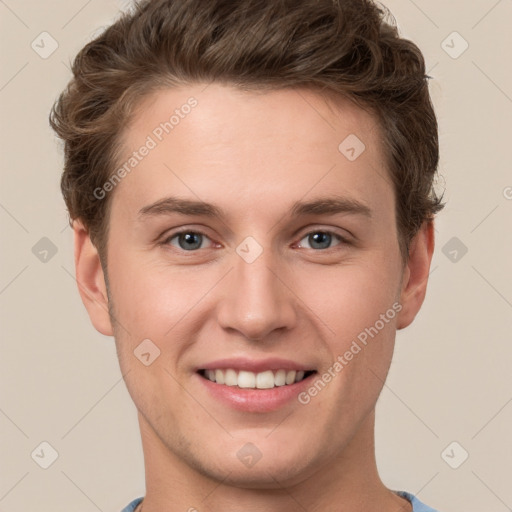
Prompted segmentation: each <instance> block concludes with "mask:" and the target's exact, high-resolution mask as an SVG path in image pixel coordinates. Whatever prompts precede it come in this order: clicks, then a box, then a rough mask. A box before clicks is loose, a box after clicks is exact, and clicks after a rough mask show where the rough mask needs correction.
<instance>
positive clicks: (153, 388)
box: [89, 84, 411, 487]
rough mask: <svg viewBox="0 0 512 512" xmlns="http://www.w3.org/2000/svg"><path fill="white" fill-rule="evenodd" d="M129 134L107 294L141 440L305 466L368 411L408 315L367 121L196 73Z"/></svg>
mask: <svg viewBox="0 0 512 512" xmlns="http://www.w3.org/2000/svg"><path fill="white" fill-rule="evenodd" d="M191 97H192V98H194V99H193V100H190V98H191ZM187 104H188V105H189V107H190V108H189V107H184V105H187ZM173 113H175V114H176V115H175V119H173V120H172V121H171V122H172V128H169V126H170V125H161V123H165V122H166V121H169V118H170V116H171V115H173ZM177 119H178V120H177ZM162 126H165V127H166V128H167V131H166V130H165V129H164V128H162ZM347 137H348V139H347ZM356 137H357V138H356ZM123 143H124V144H123V145H124V151H125V157H126V160H125V161H128V159H129V158H130V156H133V152H134V151H137V152H138V153H137V154H138V156H136V158H137V162H136V163H135V160H134V161H132V164H135V165H133V166H132V167H131V168H130V171H129V172H126V173H121V174H122V176H121V178H122V179H121V180H120V181H119V182H118V183H115V186H113V188H114V190H112V191H109V193H112V194H113V195H112V203H111V218H110V234H109V240H108V278H109V306H110V310H111V313H112V315H113V317H114V318H112V328H113V332H114V333H115V340H116V345H117V350H118V355H119V360H120V365H121V369H122V372H123V374H124V375H125V380H126V384H127V387H128V390H129V392H130V394H131V396H132V398H133V400H134V402H135V404H136V406H137V408H138V410H139V412H140V418H141V424H142V425H143V426H144V428H143V436H145V437H146V442H147V443H153V445H154V446H156V445H158V446H159V450H160V451H161V452H164V453H165V457H166V458H167V459H168V460H171V461H175V462H176V461H179V463H180V464H183V465H184V466H186V467H188V468H191V470H193V471H197V472H198V473H200V474H202V475H206V476H209V477H211V478H215V479H218V480H224V479H226V478H227V481H231V482H233V483H238V484H240V485H242V484H243V485H244V486H253V487H259V486H264V485H267V486H268V485H271V484H272V483H273V481H274V480H273V478H274V476H275V477H277V476H278V479H279V482H281V483H284V482H296V483H299V482H301V481H302V480H304V479H306V478H308V477H309V476H311V475H312V474H313V473H314V472H317V471H319V470H320V469H321V468H323V467H326V466H328V465H329V464H330V463H332V462H333V461H334V460H335V458H336V457H338V456H339V454H340V453H343V452H344V450H345V451H346V450H347V449H348V446H349V445H350V443H351V442H352V441H353V439H354V438H355V437H357V434H358V433H359V432H360V431H361V429H363V428H366V427H364V426H365V425H367V420H368V418H369V417H370V416H371V415H372V412H373V410H374V407H375V403H376V400H377V397H378V395H379V393H380V391H381V388H382V385H383V380H384V379H385V376H386V374H387V371H388V368H389V364H390V361H391V357H392V351H393V344H394V337H395V331H396V329H397V327H402V326H403V325H404V324H405V323H408V322H409V321H410V320H408V319H407V318H405V317H404V315H405V314H406V311H409V309H410V308H408V307H407V305H406V304H403V302H404V300H405V297H404V289H405V285H404V284H403V280H402V279H403V278H404V277H405V278H406V281H407V278H408V277H409V275H410V272H409V269H408V268H406V269H405V271H404V267H403V265H402V260H401V257H400V251H399V244H398V235H397V230H396V218H395V197H394V191H393V188H392V185H391V182H390V179H389V177H388V174H387V170H386V168H385V166H384V164H383V152H382V145H381V141H380V134H379V130H378V128H377V124H376V122H375V120H374V119H373V117H372V116H371V115H370V114H368V113H366V112H364V111H363V110H360V109H359V108H357V107H355V106H353V105H351V104H350V103H348V102H343V101H339V100H338V103H337V104H336V106H334V105H333V104H332V103H331V102H328V101H326V99H324V98H323V97H321V96H319V95H318V93H315V92H313V91H308V90H304V89H302V90H280V91H273V92H266V93H254V92H241V91H237V90H235V89H234V88H231V87H228V86H222V85H215V84H212V85H209V86H208V87H206V88H205V85H195V86H190V87H187V88H183V89H172V90H171V89H170V90H163V91H160V92H157V93H154V94H153V95H152V96H150V97H148V98H146V99H145V101H144V102H143V103H142V104H141V108H140V109H139V110H138V113H137V115H136V117H135V118H134V121H133V123H132V124H130V126H128V127H127V129H126V131H125V133H124V134H123ZM363 144H364V146H363ZM144 145H145V146H146V147H147V148H149V149H148V150H147V151H145V150H140V148H141V146H144ZM142 153H144V154H145V155H142ZM127 168H128V167H127ZM92 309H94V308H92ZM89 312H90V313H91V318H92V320H93V322H94V323H95V325H96V327H97V328H98V330H100V331H102V332H104V333H105V334H110V333H111V332H110V327H109V326H108V325H109V324H108V322H109V320H107V319H106V313H105V311H104V310H100V309H98V310H93V311H92V312H91V307H90V308H89ZM407 314H408V315H409V316H410V315H411V313H407ZM144 340H146V341H144ZM273 475H274V476H273Z"/></svg>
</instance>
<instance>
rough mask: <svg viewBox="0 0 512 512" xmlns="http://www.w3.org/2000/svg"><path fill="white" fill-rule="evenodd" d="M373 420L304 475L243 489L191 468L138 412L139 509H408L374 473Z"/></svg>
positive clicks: (150, 511) (230, 511)
mask: <svg viewBox="0 0 512 512" xmlns="http://www.w3.org/2000/svg"><path fill="white" fill-rule="evenodd" d="M374 420H375V415H374V413H373V412H372V413H371V414H369V415H368V417H367V418H366V419H365V420H364V422H363V424H362V425H361V428H360V429H359V430H358V432H357V433H356V435H355V436H354V437H353V438H352V439H351V441H350V442H349V444H348V445H347V446H346V447H345V449H344V450H343V453H340V454H339V455H338V456H335V457H333V458H332V460H330V461H329V462H327V463H325V464H323V465H322V464H316V465H315V467H314V468H313V470H312V471H311V472H310V473H309V474H308V475H303V477H302V478H301V476H300V475H299V476H298V477H297V478H295V479H294V481H293V482H292V481H279V482H278V483H277V480H276V479H275V478H274V479H273V481H272V480H271V481H269V483H268V485H267V486H265V485H259V486H258V488H254V486H253V488H247V486H245V487H244V486H243V485H237V484H236V482H230V483H229V484H227V483H226V482H223V481H222V480H221V481H218V480H217V479H215V478H212V477H211V475H208V474H207V473H206V472H199V471H197V470H196V469H194V468H192V467H191V466H190V465H189V464H187V463H186V462H185V461H184V460H183V459H182V458H180V457H178V456H177V455H176V454H174V453H173V452H172V451H170V450H169V449H168V448H167V447H166V446H165V445H164V444H163V443H162V441H161V440H160V438H159V437H158V436H157V435H156V434H155V432H154V431H153V429H152V428H151V427H150V425H148V423H147V422H146V421H145V419H144V418H143V417H142V415H140V414H139V424H140V427H141V435H142V444H143V450H144V459H145V470H146V497H145V498H144V503H143V507H142V510H143V512H156V511H160V510H166V511H168V512H174V511H183V510H190V511H192V510H197V511H200V510H204V509H208V510H222V511H223V512H235V511H239V510H245V509H246V510H254V511H265V512H296V510H297V507H298V504H299V505H300V507H299V508H301V509H304V510H308V511H311V512H313V511H314V512H316V511H325V510H329V511H336V512H338V511H339V512H349V511H352V510H358V511H361V512H369V511H373V510H380V511H381V512H386V511H393V512H410V511H411V510H412V507H411V505H410V503H409V502H408V501H406V500H405V499H403V498H400V497H398V496H397V495H396V494H394V493H392V492H391V491H390V490H389V489H387V488H386V487H385V486H384V484H383V483H382V481H381V480H380V477H379V475H378V472H377V466H376V461H375V444H374ZM227 476H229V475H227ZM137 512H139V511H138V510H137Z"/></svg>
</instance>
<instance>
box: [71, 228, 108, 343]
mask: <svg viewBox="0 0 512 512" xmlns="http://www.w3.org/2000/svg"><path fill="white" fill-rule="evenodd" d="M73 232H74V237H75V274H76V282H77V284H78V290H79V292H80V297H82V302H83V303H84V306H85V308H86V309H87V312H88V313H89V318H90V319H91V322H92V324H93V325H94V327H95V328H96V330H97V331H98V332H100V333H101V334H104V335H105V336H113V334H114V331H113V329H112V324H111V321H110V315H109V312H108V295H107V286H106V284H105V276H104V275H103V269H102V267H101V261H100V256H99V254H98V251H97V249H96V247H95V246H94V245H93V243H92V242H91V238H90V236H89V231H88V230H87V229H86V228H85V227H84V225H83V224H82V222H81V221H80V220H74V221H73Z"/></svg>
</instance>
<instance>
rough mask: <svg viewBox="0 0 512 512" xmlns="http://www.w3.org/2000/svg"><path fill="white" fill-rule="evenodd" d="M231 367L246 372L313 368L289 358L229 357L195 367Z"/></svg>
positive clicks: (207, 368) (210, 368) (220, 368)
mask: <svg viewBox="0 0 512 512" xmlns="http://www.w3.org/2000/svg"><path fill="white" fill-rule="evenodd" d="M229 368H232V369H233V370H245V371H247V372H254V373H259V372H264V371H265V370H296V371H300V370H302V371H311V370H315V368H314V367H312V366H308V365H305V364H302V363H297V362H294V361H290V360H289V359H280V358H276V357H273V358H267V359H260V360H255V359H247V358H239V357H237V358H230V359H218V360H216V361H212V362H211V363H206V364H204V365H202V366H198V367H197V368H196V372H197V371H199V370H227V369H229Z"/></svg>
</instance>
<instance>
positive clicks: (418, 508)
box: [121, 491, 437, 512]
mask: <svg viewBox="0 0 512 512" xmlns="http://www.w3.org/2000/svg"><path fill="white" fill-rule="evenodd" d="M394 492H395V493H396V494H398V496H401V497H402V498H405V499H406V500H409V501H410V502H411V505H412V511H413V512H437V510H434V509H433V508H430V507H429V506H427V505H425V504H424V503H422V502H421V501H420V500H419V499H418V498H416V496H414V494H411V493H409V492H405V491H394ZM141 501H142V498H137V499H136V500H133V501H132V502H131V503H130V504H129V505H128V506H127V507H125V508H123V510H121V512H133V511H134V510H135V507H136V506H137V505H138V504H139V503H140V502H141Z"/></svg>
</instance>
